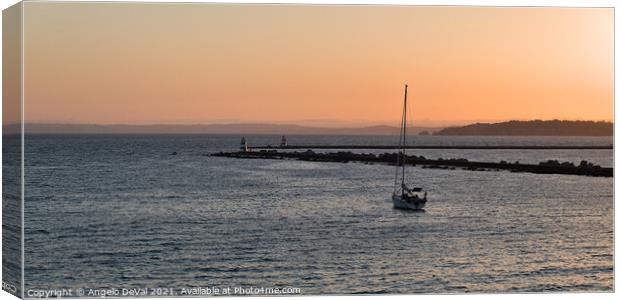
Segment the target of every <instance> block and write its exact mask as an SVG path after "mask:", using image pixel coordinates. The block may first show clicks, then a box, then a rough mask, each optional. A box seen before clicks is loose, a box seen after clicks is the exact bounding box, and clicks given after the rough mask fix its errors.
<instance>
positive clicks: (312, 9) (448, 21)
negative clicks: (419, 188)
mask: <svg viewBox="0 0 620 300" xmlns="http://www.w3.org/2000/svg"><path fill="white" fill-rule="evenodd" d="M24 15H25V22H24V34H25V36H24V38H25V53H24V60H25V70H24V72H25V73H24V77H25V118H26V121H29V122H41V121H48V122H49V121H52V122H71V123H101V124H110V123H132V124H143V123H162V122H175V123H212V122H285V121H298V120H311V119H331V120H347V121H364V122H376V123H387V122H393V123H396V122H398V121H399V118H400V109H401V101H402V93H403V85H404V83H405V82H408V83H409V86H410V95H411V98H410V99H411V100H412V105H413V106H412V113H413V120H414V125H415V124H416V122H417V125H424V124H430V123H433V122H447V123H450V122H452V123H458V122H461V121H464V120H505V119H535V118H541V119H553V118H559V119H594V120H612V118H613V10H612V9H601V8H500V7H495V8H489V7H420V6H418V7H415V6H409V7H407V6H302V5H298V6H284V5H264V6H258V5H212V4H144V3H142V4H140V3H134V4H127V3H41V2H34V3H26V4H25V13H24Z"/></svg>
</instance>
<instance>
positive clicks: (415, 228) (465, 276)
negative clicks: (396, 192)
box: [25, 135, 613, 294]
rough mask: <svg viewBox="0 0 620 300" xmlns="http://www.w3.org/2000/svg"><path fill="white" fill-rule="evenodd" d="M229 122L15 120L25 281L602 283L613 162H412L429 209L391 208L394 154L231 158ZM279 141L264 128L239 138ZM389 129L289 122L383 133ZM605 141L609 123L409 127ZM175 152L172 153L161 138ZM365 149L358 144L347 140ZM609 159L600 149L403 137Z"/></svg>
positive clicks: (558, 287) (406, 289) (484, 286)
mask: <svg viewBox="0 0 620 300" xmlns="http://www.w3.org/2000/svg"><path fill="white" fill-rule="evenodd" d="M239 139H240V137H239V136H199V135H194V136H183V135H176V136H27V137H26V179H25V180H26V182H25V183H26V203H25V209H26V211H25V232H26V237H25V263H26V274H25V285H26V289H29V288H30V289H34V288H37V289H40V288H74V289H77V288H133V287H149V288H157V287H173V288H182V287H204V286H233V287H234V286H264V287H297V288H301V291H302V293H304V294H341V293H461V292H536V291H611V290H612V289H613V189H612V187H613V179H612V178H594V177H582V176H571V175H538V174H528V173H511V172H503V171H500V172H475V171H465V170H439V169H422V168H410V170H409V176H410V177H411V178H413V179H415V180H416V182H418V183H419V184H420V185H422V186H424V187H425V188H426V189H427V190H428V191H429V199H430V200H429V203H428V207H427V209H426V212H423V213H411V212H405V211H399V210H394V209H392V203H391V201H390V200H389V196H390V193H391V191H392V188H393V186H392V184H393V176H394V168H393V167H391V166H384V165H367V164H360V163H348V164H340V163H319V162H301V161H286V160H258V159H253V160H240V159H230V158H219V157H209V156H205V154H208V153H213V152H216V151H222V150H232V149H235V148H236V147H237V145H238V142H239ZM248 140H249V141H250V142H251V143H255V144H268V143H271V144H277V143H278V141H279V137H276V136H253V137H248ZM394 140H397V138H394V137H311V136H309V137H289V141H290V142H291V143H295V142H297V143H304V142H305V143H308V144H310V143H351V144H360V143H375V144H390V143H393V141H394ZM415 142H417V143H420V144H452V145H455V144H465V143H469V144H474V145H493V144H502V145H503V144H519V145H525V144H536V145H541V144H542V145H545V144H547V145H549V144H553V145H557V144H565V145H567V144H577V145H584V144H585V145H609V144H611V143H612V141H611V139H610V138H570V137H568V138H555V139H552V140H550V139H539V138H470V139H463V138H448V137H419V138H416V141H415ZM173 152H177V154H176V155H172V154H173ZM362 152H363V151H362ZM410 153H412V154H418V153H419V154H423V155H425V156H427V157H444V158H450V157H463V158H468V159H470V160H480V161H499V160H510V161H514V160H520V161H531V162H538V161H541V160H546V159H560V160H562V161H571V162H576V163H579V161H580V160H581V159H586V160H589V161H593V162H595V163H597V164H601V165H604V166H612V165H613V157H612V151H611V150H589V151H578V150H570V151H569V150H563V151H550V150H546V151H543V152H536V151H532V152H527V151H522V150H516V151H512V150H501V151H497V150H496V151H491V150H477V151H471V150H467V151H460V152H459V150H451V151H442V150H424V151H415V150H413V151H411V152H410Z"/></svg>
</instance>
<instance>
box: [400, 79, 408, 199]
mask: <svg viewBox="0 0 620 300" xmlns="http://www.w3.org/2000/svg"><path fill="white" fill-rule="evenodd" d="M406 147H407V84H405V104H404V105H403V148H402V155H403V157H402V159H401V162H402V163H403V176H402V182H401V184H402V185H401V188H404V186H405V157H406V153H405V151H406V150H405V149H406ZM403 192H404V191H403Z"/></svg>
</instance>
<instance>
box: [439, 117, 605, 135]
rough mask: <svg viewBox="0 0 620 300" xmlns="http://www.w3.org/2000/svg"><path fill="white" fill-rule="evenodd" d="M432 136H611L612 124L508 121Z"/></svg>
mask: <svg viewBox="0 0 620 300" xmlns="http://www.w3.org/2000/svg"><path fill="white" fill-rule="evenodd" d="M434 134H435V135H444V136H613V134H614V124H613V123H611V122H603V121H598V122H596V121H565V120H550V121H542V120H534V121H508V122H500V123H476V124H471V125H466V126H460V127H448V128H444V129H441V130H439V131H437V132H434Z"/></svg>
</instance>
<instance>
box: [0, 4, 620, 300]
mask: <svg viewBox="0 0 620 300" xmlns="http://www.w3.org/2000/svg"><path fill="white" fill-rule="evenodd" d="M25 2H151V3H157V2H176V3H205V2H206V3H215V2H217V3H272V4H277V3H290V4H401V5H464V6H562V7H613V8H614V10H615V8H616V7H617V3H616V1H600V0H592V1H577V0H572V1H568V0H564V1H558V0H555V1H554V0H539V1H533V0H521V1H517V0H512V1H509V0H503V1H492V0H440V1H432V0H426V1H425V0H401V1H398V0H386V1H379V0H353V1H346V0H338V1H334V0H306V1H299V0H284V1H266V0H262V1H260V0H259V1H252V0H237V1H231V0H219V1H179V0H150V1H146V0H136V1H116V0H110V1H80V0H64V1H40V0H27V1H25ZM15 3H17V1H11V0H0V7H1V8H2V9H3V10H4V9H6V8H8V7H9V6H12V5H13V4H15ZM145 4H146V3H145ZM23 21H24V6H23V5H22V35H23ZM0 27H1V25H0ZM0 29H1V28H0ZM617 34H618V22H615V11H614V122H615V113H616V109H617V108H616V106H615V88H616V87H618V79H617V77H615V65H616V60H615V57H616V56H617V55H618V50H617V48H616V47H615V40H616V37H617ZM23 41H24V39H22V45H21V47H22V54H23ZM0 46H1V40H0ZM21 59H22V66H21V68H22V70H21V71H22V74H21V76H22V82H21V83H20V89H21V97H22V103H21V108H22V111H21V112H22V121H23V120H24V116H25V111H24V101H23V96H24V85H23V80H24V72H23V64H24V57H23V55H22V56H21ZM1 76H2V75H1V74H0V79H1ZM0 92H1V87H0ZM1 112H2V106H1V105H0V115H1ZM23 130H24V128H23V122H22V146H23V143H24V137H23V132H24V131H23ZM0 132H1V128H0ZM617 136H618V127H617V126H616V125H615V124H614V141H615V140H616V137H617ZM1 145H2V141H1V139H0V146H1ZM614 145H615V142H614ZM618 153H619V150H618V149H617V147H614V169H617V168H618V167H619V166H620V163H618V161H616V160H615V157H616V155H617V154H618ZM23 162H24V151H23V148H22V199H23V197H24V194H23V193H24V187H23V183H24V172H23ZM0 180H1V175H0ZM1 188H2V187H1V185H0V192H1ZM618 190H619V187H618V186H617V185H616V184H615V176H614V290H615V278H616V277H615V275H616V272H615V266H617V265H618V264H617V262H618V255H617V249H616V248H615V232H616V231H615V230H616V229H617V228H618V227H617V213H618V212H617V210H616V209H615V207H616V205H615V204H616V198H615V195H618ZM23 205H24V203H23V201H22V212H23ZM1 212H2V208H1V207H0V214H1ZM23 228H24V227H23V214H22V237H23ZM0 238H1V231H0ZM23 246H24V245H23V243H22V261H23ZM1 254H2V251H1V250H0V255H1ZM0 274H1V270H0ZM23 284H24V281H23V265H22V293H23ZM613 294H614V293H534V294H471V295H415V294H414V296H415V297H416V298H419V299H428V298H430V297H433V298H435V299H447V298H454V297H457V298H462V299H473V298H474V297H475V298H476V299H479V298H486V299H490V298H491V297H492V298H495V297H498V296H501V297H502V298H505V299H519V298H521V297H533V298H534V299H536V298H542V297H545V298H550V299H559V298H560V297H561V298H562V299H565V298H568V299H586V298H591V297H597V298H601V299H605V298H607V299H612V297H614V295H613ZM332 297H337V296H303V298H304V299H326V298H332ZM340 297H347V299H368V298H369V297H370V298H371V299H388V298H389V299H409V298H410V297H412V295H388V296H340ZM231 298H235V299H237V298H239V299H240V298H246V299H247V297H227V298H225V299H231ZM276 298H281V297H261V299H276ZM299 298H301V297H299ZM0 299H15V298H14V296H12V295H10V294H9V293H7V292H4V291H2V292H0ZM142 299H161V298H142ZM166 299H187V298H166Z"/></svg>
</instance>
